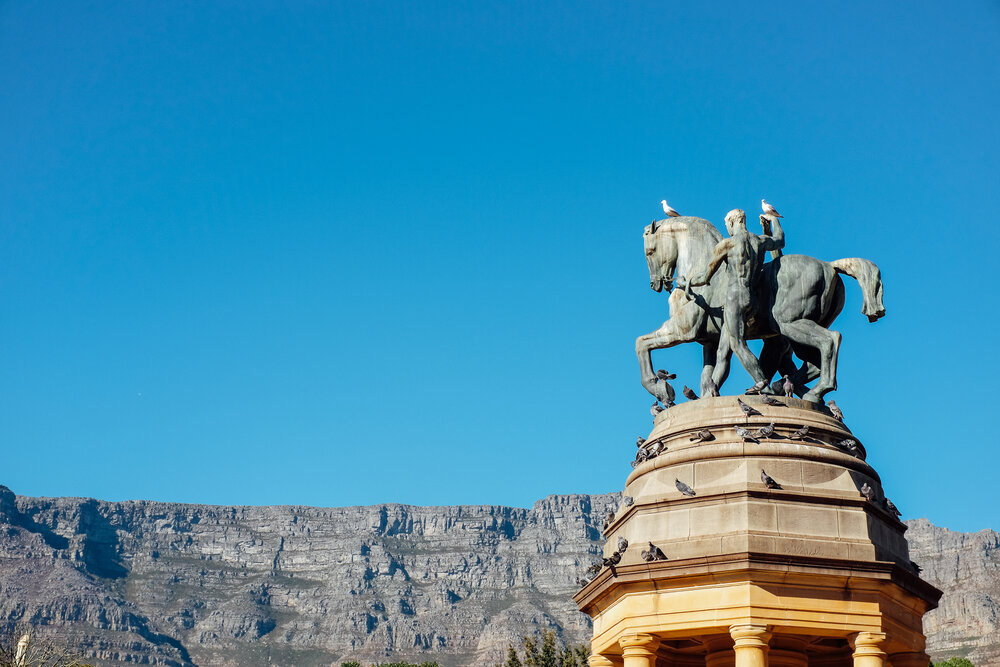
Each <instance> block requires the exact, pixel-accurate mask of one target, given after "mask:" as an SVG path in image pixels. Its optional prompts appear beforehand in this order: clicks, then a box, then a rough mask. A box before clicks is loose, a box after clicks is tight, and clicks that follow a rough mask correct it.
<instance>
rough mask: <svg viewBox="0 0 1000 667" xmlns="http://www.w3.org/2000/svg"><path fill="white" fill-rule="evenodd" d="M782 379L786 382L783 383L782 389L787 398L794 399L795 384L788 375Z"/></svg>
mask: <svg viewBox="0 0 1000 667" xmlns="http://www.w3.org/2000/svg"><path fill="white" fill-rule="evenodd" d="M782 377H783V378H784V380H785V381H784V382H782V383H781V389H782V390H783V391H784V392H785V398H792V397H793V396H795V383H794V382H792V381H791V380H790V379H789V377H788V376H787V375H784V376H782Z"/></svg>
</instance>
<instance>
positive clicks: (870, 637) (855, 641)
mask: <svg viewBox="0 0 1000 667" xmlns="http://www.w3.org/2000/svg"><path fill="white" fill-rule="evenodd" d="M850 640H851V646H852V647H853V648H854V667H885V651H883V650H882V649H881V647H880V646H879V644H881V643H882V642H884V641H885V633H884V632H859V633H857V634H856V635H852V636H851V637H850Z"/></svg>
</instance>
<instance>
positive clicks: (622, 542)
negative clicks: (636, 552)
mask: <svg viewBox="0 0 1000 667" xmlns="http://www.w3.org/2000/svg"><path fill="white" fill-rule="evenodd" d="M626 549H628V540H626V539H625V538H624V537H619V538H618V553H620V554H623V553H625V550H626Z"/></svg>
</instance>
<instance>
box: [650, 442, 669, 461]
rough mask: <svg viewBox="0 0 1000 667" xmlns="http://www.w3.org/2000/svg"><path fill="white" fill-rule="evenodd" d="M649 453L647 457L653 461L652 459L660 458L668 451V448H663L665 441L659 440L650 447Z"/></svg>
mask: <svg viewBox="0 0 1000 667" xmlns="http://www.w3.org/2000/svg"><path fill="white" fill-rule="evenodd" d="M647 451H648V452H649V453H648V455H647V456H646V458H648V459H652V458H656V457H657V456H659V455H660V454H662V453H663V452H665V451H667V448H666V447H664V446H663V441H662V440H657V441H656V442H654V443H653V444H652V445H650V446H649V449H648V450H647Z"/></svg>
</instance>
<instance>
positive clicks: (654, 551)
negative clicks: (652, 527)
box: [639, 542, 667, 563]
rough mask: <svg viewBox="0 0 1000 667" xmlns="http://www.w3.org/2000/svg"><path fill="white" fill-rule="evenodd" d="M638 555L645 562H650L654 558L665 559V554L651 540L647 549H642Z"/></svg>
mask: <svg viewBox="0 0 1000 667" xmlns="http://www.w3.org/2000/svg"><path fill="white" fill-rule="evenodd" d="M639 556H641V557H642V559H643V560H644V561H646V562H647V563H652V562H653V561H656V560H667V555H666V554H665V553H663V551H662V550H661V549H660V547H658V546H656V545H655V544H653V543H652V542H650V543H649V548H648V549H643V550H642V551H640V552H639Z"/></svg>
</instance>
